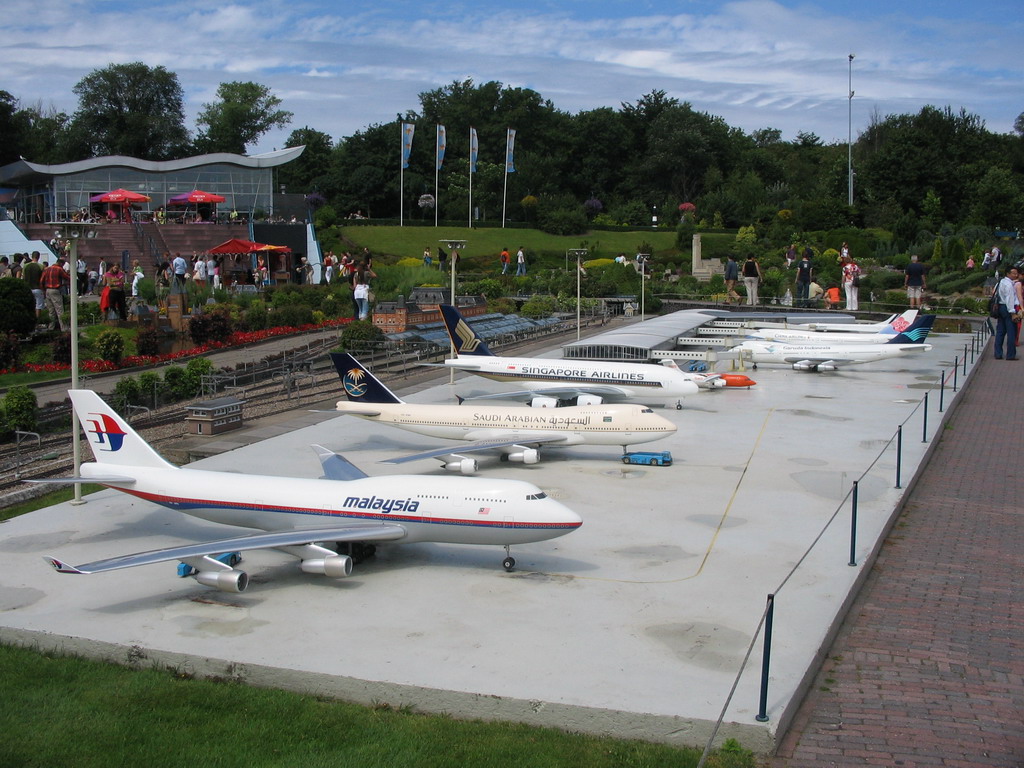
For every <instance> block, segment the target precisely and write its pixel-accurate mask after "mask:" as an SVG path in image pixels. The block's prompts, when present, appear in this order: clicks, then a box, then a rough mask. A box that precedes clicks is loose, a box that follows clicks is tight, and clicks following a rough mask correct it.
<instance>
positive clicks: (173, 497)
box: [41, 390, 583, 592]
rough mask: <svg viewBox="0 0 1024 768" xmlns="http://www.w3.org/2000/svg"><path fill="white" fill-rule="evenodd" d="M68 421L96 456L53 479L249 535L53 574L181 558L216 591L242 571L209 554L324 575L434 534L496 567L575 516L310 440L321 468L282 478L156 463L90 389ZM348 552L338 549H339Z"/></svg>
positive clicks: (542, 497) (514, 494) (499, 483)
mask: <svg viewBox="0 0 1024 768" xmlns="http://www.w3.org/2000/svg"><path fill="white" fill-rule="evenodd" d="M68 394H69V395H70V396H71V401H72V403H73V404H74V408H75V413H76V414H77V416H78V420H79V422H80V423H81V425H82V428H83V429H84V430H85V433H86V435H87V436H88V440H89V443H90V445H91V447H92V452H93V456H94V457H95V459H96V461H95V462H87V463H84V464H82V468H81V476H80V477H75V478H65V479H63V480H58V481H41V482H63V483H81V482H89V483H99V484H101V485H105V486H107V487H108V488H114V489H116V490H118V491H122V492H124V493H127V494H129V495H131V496H134V497H136V498H139V499H144V500H146V501H150V502H153V503H154V504H159V505H160V506H163V507H167V508H169V509H174V510H178V511H179V512H183V513H185V514H187V515H191V516H193V517H198V518H202V519H204V520H210V521H212V522H216V523H223V524H225V525H236V526H240V527H244V528H251V529H257V530H258V531H260V532H259V533H241V534H239V535H238V536H235V537H232V538H227V539H219V540H216V541H207V542H202V543H197V544H184V545H180V546H174V547H167V548H164V549H157V550H152V551H148V552H140V553H137V554H132V555H122V556H119V557H112V558H110V559H107V560H98V561H96V562H93V563H86V564H84V565H75V566H73V565H69V564H68V563H66V562H65V561H63V560H59V559H57V558H54V557H47V558H46V560H47V562H49V563H50V564H51V565H52V566H53V567H54V568H55V569H56V570H57V572H58V573H74V574H84V573H100V572H102V571H112V570H116V569H119V568H130V567H132V566H138V565H149V564H151V563H161V562H168V561H175V560H177V561H180V562H182V563H185V564H186V565H188V566H191V568H192V569H194V573H193V574H192V575H193V576H194V578H195V579H196V581H198V582H199V583H200V584H204V585H206V586H209V587H215V588H216V589H219V590H221V591H224V592H242V591H244V590H245V588H246V586H247V585H248V583H249V577H248V575H247V574H246V573H245V572H244V571H241V570H238V569H237V568H234V567H232V566H231V565H229V564H227V563H226V562H223V561H222V560H221V559H220V558H219V557H218V555H223V554H225V553H238V552H244V551H247V550H254V549H277V550H280V551H282V552H285V553H287V554H289V555H292V556H294V557H297V558H298V559H299V567H300V569H301V570H302V571H303V572H304V573H314V574H322V575H324V576H328V577H331V578H335V579H340V578H344V577H346V576H349V575H350V574H351V573H352V564H353V562H354V561H356V562H358V561H360V560H362V559H363V558H364V557H367V556H369V555H372V554H373V551H374V548H375V546H376V545H378V544H386V543H398V542H425V541H429V542H439V543H447V544H491V545H498V546H503V547H504V548H505V560H504V562H503V565H504V567H505V568H506V570H511V569H512V568H513V567H514V566H515V560H514V559H513V558H512V556H511V555H510V553H509V548H510V547H511V546H512V545H514V544H526V543H531V542H537V541H545V540H547V539H553V538H556V537H558V536H564V535H565V534H567V533H570V532H572V531H574V530H576V529H577V528H579V527H580V525H582V522H583V521H582V520H581V519H580V517H579V516H578V515H577V514H576V513H575V512H573V511H572V510H570V509H568V508H567V507H565V506H564V505H562V504H561V503H559V502H557V501H555V500H554V499H551V498H548V497H547V495H546V494H545V493H544V492H543V491H542V490H540V488H538V487H537V486H535V485H533V484H531V483H527V482H523V481H521V480H502V479H490V478H488V479H483V478H449V477H421V476H418V475H397V476H396V475H391V476H385V477H368V476H367V475H366V474H365V473H364V472H362V471H361V470H360V469H358V468H357V467H356V466H354V465H353V464H351V463H350V462H349V461H348V460H347V459H345V458H344V457H342V456H340V455H338V454H336V453H334V452H332V451H329V450H327V449H326V448H323V447H321V446H317V445H314V446H313V449H314V450H315V451H316V452H317V454H318V455H319V457H320V462H321V465H322V467H323V472H324V477H323V478H320V479H314V478H291V477H274V476H270V475H243V474H238V473H235V472H214V471H209V470H200V469H188V468H187V467H184V468H179V467H176V466H174V465H173V464H170V463H169V462H167V461H165V460H164V459H163V458H162V457H161V456H160V455H159V454H158V453H157V452H156V451H155V450H153V448H152V447H150V445H149V444H148V443H146V442H145V441H144V440H143V439H142V438H141V437H140V436H139V435H138V433H136V432H135V431H134V430H133V429H132V428H131V426H129V425H128V424H127V423H126V422H125V421H124V420H123V419H122V418H121V417H120V416H118V415H117V413H116V412H115V411H114V410H113V409H112V408H111V407H110V406H109V405H107V404H106V403H105V402H104V401H103V400H102V399H101V398H100V397H99V395H97V394H96V393H95V392H92V391H90V390H71V391H70V392H69V393H68ZM346 550H348V553H346Z"/></svg>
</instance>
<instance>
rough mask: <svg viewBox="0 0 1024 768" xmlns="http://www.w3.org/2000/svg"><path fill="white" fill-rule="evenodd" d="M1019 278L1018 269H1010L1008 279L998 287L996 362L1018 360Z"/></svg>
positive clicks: (1002, 281)
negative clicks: (1016, 319) (1015, 314)
mask: <svg viewBox="0 0 1024 768" xmlns="http://www.w3.org/2000/svg"><path fill="white" fill-rule="evenodd" d="M1017 278H1018V272H1017V268H1016V267H1010V271H1009V272H1007V273H1006V277H1004V278H1003V279H1002V280H1000V281H999V283H998V284H997V285H996V293H997V294H998V295H999V317H998V318H997V319H996V353H995V357H996V360H1016V359H1017V323H1016V322H1014V319H1013V313H1014V312H1017V311H1019V310H1020V300H1019V298H1018V296H1017ZM1004 339H1005V340H1006V354H1005V355H1003V340H1004Z"/></svg>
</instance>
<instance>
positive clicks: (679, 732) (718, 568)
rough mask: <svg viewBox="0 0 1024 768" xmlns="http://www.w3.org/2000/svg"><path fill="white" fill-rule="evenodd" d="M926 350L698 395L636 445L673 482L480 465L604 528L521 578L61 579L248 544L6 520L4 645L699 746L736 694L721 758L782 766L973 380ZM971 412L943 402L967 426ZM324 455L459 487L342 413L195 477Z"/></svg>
mask: <svg viewBox="0 0 1024 768" xmlns="http://www.w3.org/2000/svg"><path fill="white" fill-rule="evenodd" d="M929 342H931V343H932V344H933V345H934V347H935V348H934V349H933V350H932V351H931V352H929V353H927V354H924V355H921V356H915V357H913V358H901V359H895V360H890V361H883V362H879V363H870V364H866V365H858V366H851V367H849V368H846V369H843V370H840V371H837V372H829V373H823V374H813V373H804V372H797V371H793V370H791V369H790V368H788V367H779V366H767V365H762V366H760V368H759V370H757V371H756V372H750V371H748V373H750V374H751V375H752V377H753V378H754V379H756V380H757V382H758V383H757V386H756V387H754V388H752V389H749V390H748V389H726V390H717V391H701V392H700V393H698V394H697V395H694V396H692V397H690V398H687V399H686V400H685V402H684V408H683V410H675V408H674V407H672V406H671V405H669V406H665V407H660V406H657V407H656V410H657V412H658V413H661V414H662V415H664V416H666V417H667V418H668V419H670V420H671V421H673V422H674V423H675V424H677V426H678V428H679V430H678V432H677V433H676V434H674V435H672V436H671V437H669V438H667V439H663V440H660V441H657V442H653V443H649V444H646V445H644V446H636V447H635V449H639V450H644V449H649V450H670V451H672V454H673V456H674V459H675V464H674V466H671V467H641V466H626V465H623V464H622V463H621V462H620V458H619V457H620V449H618V448H616V447H609V446H580V447H574V448H565V449H557V448H547V449H543V451H542V461H541V463H539V464H537V465H532V466H523V465H519V464H508V463H501V462H499V461H498V460H497V458H496V457H495V458H491V457H487V456H484V455H481V457H482V458H481V460H480V473H479V474H480V475H481V476H485V477H486V476H490V477H505V478H518V479H524V480H528V481H530V482H532V483H534V484H536V485H537V486H539V487H540V488H542V489H543V490H544V491H546V492H547V493H548V494H549V495H551V496H553V497H555V498H557V499H559V500H560V501H562V502H564V503H565V504H566V505H567V506H569V507H570V508H571V509H573V510H575V511H576V512H578V513H579V514H580V515H581V516H582V517H583V519H584V524H583V527H582V528H580V529H579V530H577V531H575V532H573V533H571V534H569V535H567V536H564V537H562V538H558V539H554V540H552V541H548V542H543V543H538V544H527V545H520V546H516V547H514V548H513V554H514V556H515V557H516V560H517V567H516V570H515V571H513V572H511V573H506V572H505V571H504V570H503V569H502V567H501V560H502V558H503V557H504V552H503V550H502V549H501V548H499V547H484V546H458V545H441V544H407V545H402V544H397V545H392V546H381V547H379V548H378V551H377V555H376V557H374V558H371V559H369V560H367V561H365V562H363V563H361V564H359V565H356V567H355V570H354V572H353V575H352V576H351V577H350V578H348V579H344V580H339V581H335V580H331V579H327V578H324V577H318V576H311V575H306V574H303V573H301V572H300V571H299V569H298V567H297V564H296V561H295V560H294V559H293V558H291V557H289V556H288V555H285V554H283V553H279V552H276V551H265V552H253V553H250V554H247V556H246V558H245V561H244V563H243V564H242V566H240V567H242V568H243V569H245V570H246V571H247V572H248V573H249V575H250V577H251V584H250V587H249V590H248V591H247V592H245V593H243V594H237V595H235V594H225V593H221V592H217V591H215V590H212V589H209V588H206V587H203V586H201V585H199V584H198V583H196V582H195V581H194V580H192V579H188V578H184V579H183V578H178V577H177V576H176V573H175V566H174V564H165V565H155V566H148V567H141V568H131V569H126V570H120V571H113V572H109V573H102V574H95V575H90V576H66V575H60V574H57V573H55V572H54V571H53V570H52V569H51V568H50V567H49V566H48V565H47V564H46V563H45V562H44V561H43V559H42V555H44V554H48V555H54V556H57V557H60V558H62V559H65V560H67V561H69V562H72V563H76V564H77V563H83V562H89V561H91V560H96V559H100V558H105V557H111V556H115V555H120V554H127V553H132V552H139V551H143V550H149V549H154V548H158V547H163V546H171V545H174V544H180V543H186V542H198V541H203V540H208V539H212V538H218V537H222V536H226V535H232V534H235V533H237V532H238V531H239V529H237V528H227V527H224V526H218V525H213V524H210V523H207V522H204V521H201V520H196V519H194V518H190V517H186V516H184V515H182V514H180V513H177V512H173V511H168V510H164V509H161V508H158V507H156V506H154V505H152V504H149V503H147V502H144V501H140V500H135V499H133V498H131V497H129V496H127V495H124V494H121V493H118V492H116V491H111V490H106V491H102V492H100V493H97V494H93V495H91V496H88V497H87V500H88V501H87V503H86V504H84V505H82V506H78V507H75V506H72V505H70V504H60V505H57V506H53V507H50V508H47V509H43V510H39V511H37V512H33V513H31V514H28V515H24V516H22V517H19V518H16V519H13V520H10V521H8V522H6V523H4V524H3V525H2V526H0V552H2V553H3V556H2V560H0V641H3V642H8V643H19V644H24V645H30V646H33V647H38V648H41V649H62V650H67V651H70V652H74V653H77V654H81V655H85V656H91V657H98V658H104V659H111V660H114V661H117V662H119V663H129V664H138V665H142V666H170V667H174V668H175V669H180V670H182V671H185V672H189V673H192V674H195V675H199V676H212V677H218V678H228V679H232V680H239V681H244V682H247V683H251V684H255V685H264V686H275V687H280V688H287V689H292V690H298V691H304V692H308V693H311V694H316V695H328V696H335V697H339V698H343V699H347V700H351V701H355V702H360V703H364V704H372V703H388V704H391V705H393V706H408V707H412V708H413V709H415V710H420V711H430V712H446V713H450V714H452V715H454V716H456V717H463V718H483V719H508V720H516V721H522V722H526V723H532V724H538V725H546V726H554V727H557V728H562V729H566V730H571V731H582V732H589V733H596V734H607V735H612V736H616V737H623V738H640V739H648V740H655V741H662V742H668V743H674V744H680V745H683V744H686V745H697V746H703V744H704V743H705V742H706V740H707V739H708V738H709V735H710V734H711V732H712V728H713V727H714V725H715V723H716V721H717V720H718V718H719V715H720V713H721V712H722V710H723V707H725V705H726V702H727V701H730V703H729V705H728V707H727V709H726V710H725V717H724V723H723V725H722V727H721V730H720V731H719V732H718V741H719V742H720V741H721V740H722V739H725V738H727V737H735V738H737V739H739V740H740V742H741V743H742V744H743V745H744V746H746V747H748V748H751V749H755V750H758V751H763V752H766V751H770V750H772V749H773V748H774V746H775V744H776V742H777V740H778V739H779V738H781V734H782V731H783V730H784V728H785V727H786V725H787V724H788V722H789V720H790V718H791V717H792V715H793V713H794V712H795V709H796V707H797V705H798V704H799V703H800V699H801V697H802V695H803V692H804V688H805V686H806V685H807V684H809V680H810V679H811V676H812V675H813V673H814V672H815V671H816V669H817V666H818V663H819V661H820V654H821V653H823V652H824V651H823V649H824V648H827V641H828V639H829V637H830V633H831V632H832V630H833V629H834V627H835V626H836V625H837V623H838V621H839V620H841V615H842V613H843V612H844V610H845V604H846V602H847V601H848V599H850V597H851V595H852V593H853V592H854V590H855V589H856V587H857V585H858V579H859V578H860V577H861V576H862V574H863V573H865V570H866V568H867V567H868V566H869V564H870V558H871V556H872V553H873V550H874V548H875V547H876V544H877V542H878V541H879V540H880V538H881V537H882V536H883V534H884V533H885V532H886V531H887V530H888V526H889V524H890V520H891V518H892V516H893V514H894V510H895V509H896V508H897V507H898V505H899V504H900V501H901V497H902V495H903V494H904V493H905V491H906V488H907V486H908V485H909V484H910V482H911V479H912V476H913V475H914V473H915V472H916V470H917V468H918V466H919V464H920V463H921V461H922V459H923V458H924V456H925V453H926V451H927V449H928V447H929V445H930V444H931V441H932V439H933V438H934V437H935V436H936V434H937V433H938V432H939V431H940V430H941V424H940V420H941V418H942V414H941V413H940V412H939V410H938V408H939V392H938V387H939V382H940V376H941V372H942V370H943V369H945V371H946V372H947V375H949V377H950V381H951V380H952V375H951V373H950V371H951V369H952V368H953V361H954V358H955V357H956V356H959V357H960V358H961V359H962V358H963V357H964V347H965V345H969V344H970V343H971V337H970V336H963V335H944V336H941V335H940V336H935V337H932V338H929ZM549 356H552V357H555V356H559V355H558V351H557V350H555V351H553V352H552V353H550V355H549ZM968 359H969V355H968ZM968 368H970V366H968ZM964 379H965V377H964V375H963V372H962V369H961V372H960V376H959V381H960V384H961V385H962V384H963V382H964ZM498 389H500V387H499V386H498V385H495V384H492V383H490V382H488V381H486V380H484V379H481V378H478V377H473V376H463V375H460V376H459V377H458V378H457V380H456V383H455V385H454V386H452V385H450V384H449V383H448V382H447V379H445V381H444V383H442V384H432V385H428V386H427V387H425V388H422V389H420V390H419V391H414V392H406V393H402V394H403V396H404V397H406V399H408V400H410V401H412V402H437V403H441V402H445V403H450V402H454V394H455V393H456V392H458V393H459V394H470V393H475V392H488V391H497V390H498ZM925 392H930V396H929V400H930V402H929V405H928V427H927V440H928V442H923V441H922V434H923V432H922V430H923V416H924V408H923V404H922V403H921V401H922V399H923V397H924V394H925ZM339 395H340V387H339ZM952 398H953V393H952V391H951V388H950V385H947V390H946V392H945V397H944V400H945V406H946V409H948V408H949V405H950V402H951V401H952ZM466 407H471V405H470V404H467V406H466ZM297 415H298V414H297ZM903 422H906V423H905V425H904V427H903V439H902V460H901V475H902V483H901V485H902V486H903V488H902V489H900V488H896V487H895V482H896V464H897V461H896V440H895V435H896V430H897V427H898V425H900V424H901V423H903ZM311 443H321V444H323V445H325V446H327V447H328V448H331V449H333V450H336V451H338V452H340V453H343V454H344V455H345V456H347V457H348V458H349V459H351V460H352V461H353V462H354V463H356V464H357V465H358V466H360V467H361V468H363V469H364V470H365V471H367V472H368V473H369V474H371V475H387V474H410V473H422V474H429V473H433V474H442V473H445V470H443V469H441V468H440V467H439V465H438V463H437V462H436V461H434V460H425V461H423V462H422V463H413V464H406V465H403V466H401V467H398V466H391V465H385V464H379V463H376V462H378V461H380V460H382V459H386V458H391V457H395V456H400V455H403V454H405V453H410V452H413V451H415V450H418V449H425V448H428V447H431V446H433V445H436V444H437V442H436V441H435V440H432V439H430V438H426V437H421V436H419V435H415V434H412V433H408V432H403V431H400V430H397V429H394V428H390V427H385V426H378V425H373V424H370V423H367V422H364V421H362V420H359V419H357V418H354V417H347V416H343V417H339V418H331V419H329V420H327V421H324V422H322V423H320V424H315V425H312V426H302V427H299V428H297V429H296V430H295V431H292V432H290V433H288V434H284V435H280V436H277V437H273V438H271V439H267V440H265V441H263V442H259V443H256V444H254V445H251V446H248V447H244V448H240V449H238V450H234V451H230V452H228V453H224V454H221V455H219V456H214V457H212V458H209V459H205V460H203V461H201V462H198V463H197V464H194V465H192V466H196V467H201V468H204V469H216V470H229V471H233V472H240V473H256V474H268V475H282V476H286V477H287V476H295V477H319V476H320V474H321V472H320V465H319V462H318V461H317V458H316V456H315V454H314V453H313V451H312V450H310V449H309V447H308V446H309V445H310V444H311ZM453 445H455V444H454V443H453ZM451 479H452V482H453V483H457V482H459V479H458V477H457V476H455V475H451ZM855 480H859V483H858V509H857V512H858V521H857V531H856V545H855V550H854V551H855V561H856V565H855V566H852V567H851V565H850V564H849V563H850V559H851V558H850V548H851V502H850V499H849V498H848V497H849V494H850V491H851V489H852V486H853V482H854V481H855ZM837 510H838V514H836V513H837ZM833 517H834V519H832V518H833ZM830 519H832V522H831V524H829V521H830ZM812 545H813V546H812ZM769 593H774V594H775V596H776V597H775V612H774V635H773V639H772V644H771V663H770V677H769V684H768V691H767V702H766V714H767V722H759V721H758V720H757V719H756V716H757V714H758V710H759V696H760V682H761V654H762V637H763V635H762V634H761V633H759V631H758V630H759V626H760V622H761V618H762V615H763V613H764V610H765V605H766V599H767V596H768V594H769ZM748 651H749V652H750V655H749V659H748ZM745 660H746V663H745V665H744V662H745ZM741 670H742V671H741ZM737 676H738V683H737V682H736V681H737ZM734 683H735V684H736V689H735V693H734V695H733V696H732V698H731V700H730V699H729V694H730V691H731V689H732V688H733V685H734Z"/></svg>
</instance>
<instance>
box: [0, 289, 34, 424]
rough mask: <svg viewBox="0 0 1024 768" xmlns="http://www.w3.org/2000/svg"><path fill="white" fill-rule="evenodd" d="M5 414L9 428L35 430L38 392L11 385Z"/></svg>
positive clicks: (6, 399) (23, 386) (7, 395)
mask: <svg viewBox="0 0 1024 768" xmlns="http://www.w3.org/2000/svg"><path fill="white" fill-rule="evenodd" d="M29 295H30V296H31V295H32V294H31V293H30V294H29ZM33 306H35V305H33ZM4 414H5V416H6V420H7V427H8V429H12V430H14V429H21V430H24V431H27V432H34V431H35V430H36V428H37V426H38V421H37V417H38V414H39V405H38V403H37V402H36V393H35V392H33V391H32V390H31V389H29V388H28V387H26V386H25V385H24V384H19V385H17V386H14V387H11V388H10V389H9V390H7V394H6V395H4Z"/></svg>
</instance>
